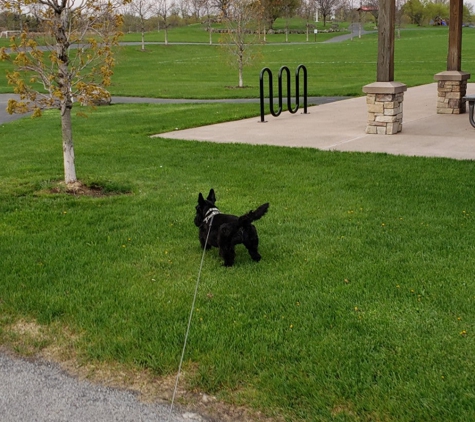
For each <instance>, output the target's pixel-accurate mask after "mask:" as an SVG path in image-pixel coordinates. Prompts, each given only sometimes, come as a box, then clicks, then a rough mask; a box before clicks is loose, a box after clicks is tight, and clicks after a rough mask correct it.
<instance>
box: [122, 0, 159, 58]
mask: <svg viewBox="0 0 475 422" xmlns="http://www.w3.org/2000/svg"><path fill="white" fill-rule="evenodd" d="M128 8H129V10H130V11H131V13H132V14H133V15H135V16H138V18H139V21H140V34H141V41H142V51H144V50H145V32H146V30H145V25H146V21H147V18H149V17H150V14H151V13H152V12H153V8H154V2H153V1H152V0H131V1H130V4H129V6H128Z"/></svg>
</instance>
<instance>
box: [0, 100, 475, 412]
mask: <svg viewBox="0 0 475 422" xmlns="http://www.w3.org/2000/svg"><path fill="white" fill-rule="evenodd" d="M255 107H256V106H255V105H239V106H237V105H232V104H219V105H190V104H187V105H147V104H143V105H129V106H126V105H120V106H117V105H116V106H111V107H104V108H98V109H97V110H96V111H95V112H94V113H93V114H91V115H90V117H88V118H87V119H86V118H80V117H77V118H75V121H74V127H75V128H76V139H77V142H76V148H77V152H78V154H77V160H78V163H79V166H78V168H80V169H81V173H82V174H83V175H85V176H84V178H83V180H84V181H86V182H88V183H92V182H97V181H99V182H98V183H100V184H105V183H106V182H108V181H110V183H111V186H113V187H114V186H115V187H114V189H113V190H117V189H118V187H119V190H120V189H122V190H123V191H131V192H132V193H129V194H123V195H110V196H105V197H95V198H94V197H84V196H71V195H66V194H53V193H51V192H50V189H51V188H52V187H54V186H55V185H56V182H55V181H54V180H56V179H60V178H61V173H62V170H61V167H62V163H61V151H60V150H58V146H57V142H56V141H55V139H56V138H57V137H59V133H60V127H59V122H58V118H57V115H56V113H57V112H55V111H51V112H48V113H46V115H45V116H44V117H43V118H42V119H41V120H35V121H33V120H30V119H28V118H27V119H23V120H21V121H17V122H14V123H10V124H8V125H2V126H1V127H0V144H1V145H2V149H1V155H0V256H1V257H2V265H0V279H1V280H2V282H1V283H0V313H1V314H2V316H3V317H2V319H1V322H0V324H5V321H10V322H11V321H12V320H16V319H18V318H24V319H26V320H31V319H34V320H37V321H39V322H40V323H41V324H51V323H57V324H61V325H63V326H66V327H69V329H70V330H71V331H72V332H73V333H77V336H78V340H77V342H76V344H77V346H76V347H77V352H78V354H79V357H80V359H84V360H85V361H90V360H93V361H94V360H97V361H118V362H123V363H126V364H128V365H134V366H137V367H143V368H149V369H151V370H153V371H154V372H155V373H158V374H169V373H174V372H175V371H176V370H177V367H178V359H179V356H180V353H181V347H182V345H183V337H184V332H185V328H186V321H187V318H188V313H189V311H190V306H191V300H192V295H193V290H194V286H195V282H196V277H197V272H198V267H199V262H200V259H201V250H200V247H199V242H198V239H197V233H196V231H197V230H196V227H194V225H193V222H192V219H193V213H194V206H195V203H196V198H197V194H198V192H200V191H203V192H206V191H207V190H208V189H209V188H210V187H214V188H215V189H216V192H217V196H218V206H219V207H220V208H221V209H222V210H223V211H225V212H235V213H240V212H246V211H248V210H249V209H250V208H252V207H255V206H257V205H259V204H261V203H262V202H265V201H269V202H270V204H271V208H270V211H269V213H268V214H267V215H266V216H265V217H264V218H263V219H262V220H261V221H259V222H258V223H256V224H257V225H258V229H259V233H260V236H261V246H260V248H261V253H262V255H263V260H262V261H261V262H260V263H259V264H256V263H254V262H252V261H251V260H250V258H249V257H248V256H247V254H246V252H245V250H244V249H243V248H242V247H238V250H237V260H236V266H235V267H233V268H231V269H229V268H224V267H222V266H221V260H220V258H219V257H218V254H217V252H216V250H212V251H210V252H209V253H207V254H206V256H205V261H204V267H203V272H202V275H201V281H200V286H199V290H198V301H197V305H196V310H195V314H194V317H193V321H192V329H191V337H190V339H189V343H188V349H187V353H186V365H185V366H186V367H187V368H189V369H190V371H189V374H190V378H189V379H188V381H189V382H191V385H192V386H194V387H195V388H197V389H199V390H202V391H206V392H209V393H213V394H216V395H218V397H219V398H221V399H226V400H228V401H230V402H233V403H236V404H246V405H248V406H249V405H250V406H253V407H256V408H259V409H261V410H264V411H265V412H266V413H267V414H269V415H279V416H280V417H283V418H285V419H286V420H289V421H290V420H291V421H299V420H302V421H310V420H312V421H328V420H355V421H356V420H389V421H396V420H397V421H413V420H418V421H422V420H450V421H467V420H472V419H473V415H474V414H475V404H474V403H475V400H474V395H475V391H474V389H473V377H472V375H471V374H473V371H474V364H473V359H472V352H473V349H474V347H475V335H474V333H475V324H474V321H475V285H474V283H473V282H472V279H473V274H474V272H475V268H474V263H475V248H474V246H473V245H474V244H475V235H474V234H475V225H474V221H475V220H474V218H473V216H474V213H475V210H474V206H473V200H472V197H473V195H472V193H473V190H474V189H475V182H474V179H473V177H472V175H473V174H474V172H475V163H474V162H472V161H455V160H449V159H432V158H415V157H400V156H388V155H382V154H359V153H336V152H321V151H317V150H311V149H303V148H277V147H266V146H250V145H232V144H228V145H224V144H210V143H206V142H185V141H176V140H167V139H158V138H149V135H151V134H153V133H157V132H163V131H169V130H173V129H175V128H184V127H188V126H197V125H202V124H208V123H211V122H213V121H221V120H226V119H229V118H242V117H245V116H251V115H253V114H255V113H256V112H257V110H255ZM256 119H257V118H256ZM31 133H34V134H35V136H34V137H32V136H31ZM52 179H53V180H52ZM1 338H2V331H0V339H1ZM37 347H42V345H41V344H39V345H37ZM192 368H195V370H191V369H192Z"/></svg>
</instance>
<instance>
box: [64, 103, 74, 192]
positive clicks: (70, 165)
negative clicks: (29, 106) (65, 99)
mask: <svg viewBox="0 0 475 422" xmlns="http://www.w3.org/2000/svg"><path fill="white" fill-rule="evenodd" d="M61 131H62V135H63V160H64V181H65V183H66V184H70V183H74V182H77V177H76V166H75V164H74V144H73V131H72V124H71V107H67V106H66V107H65V108H64V111H63V110H61Z"/></svg>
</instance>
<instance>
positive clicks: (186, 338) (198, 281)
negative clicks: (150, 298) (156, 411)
mask: <svg viewBox="0 0 475 422" xmlns="http://www.w3.org/2000/svg"><path fill="white" fill-rule="evenodd" d="M213 219H214V214H213V215H212V216H211V221H210V223H209V229H208V234H207V235H206V240H205V246H204V248H203V255H202V256H201V264H200V269H199V271H198V278H197V279H196V286H195V294H194V296H193V303H192V304H191V310H190V317H189V318H188V327H187V328H186V334H185V342H184V344H183V350H182V352H181V358H180V364H179V366H178V374H177V375H176V381H175V388H174V390H173V396H172V402H171V405H170V413H169V414H168V420H170V416H171V415H172V412H173V404H174V403H175V396H176V392H177V389H178V381H179V379H180V373H181V366H182V365H183V359H184V358H185V350H186V343H187V342H188V336H189V334H190V327H191V319H192V318H193V311H194V309H195V302H196V296H197V295H198V286H199V284H200V277H201V269H202V268H203V261H204V259H205V253H206V246H207V245H208V237H209V232H210V231H211V226H212V225H213Z"/></svg>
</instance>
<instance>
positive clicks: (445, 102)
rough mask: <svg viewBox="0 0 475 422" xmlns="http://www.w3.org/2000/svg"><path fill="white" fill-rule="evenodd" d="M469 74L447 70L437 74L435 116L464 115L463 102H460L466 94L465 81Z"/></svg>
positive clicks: (435, 77)
mask: <svg viewBox="0 0 475 422" xmlns="http://www.w3.org/2000/svg"><path fill="white" fill-rule="evenodd" d="M469 78H470V73H467V72H462V71H460V70H447V71H445V72H440V73H437V74H436V75H435V76H434V79H435V80H436V81H437V93H438V97H437V114H462V113H465V111H466V107H465V101H463V100H462V98H463V97H465V94H466V93H467V80H468V79H469Z"/></svg>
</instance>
